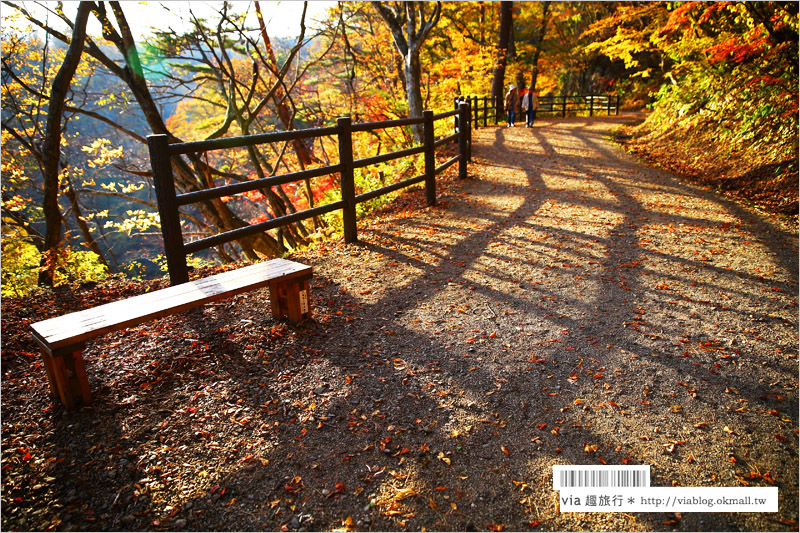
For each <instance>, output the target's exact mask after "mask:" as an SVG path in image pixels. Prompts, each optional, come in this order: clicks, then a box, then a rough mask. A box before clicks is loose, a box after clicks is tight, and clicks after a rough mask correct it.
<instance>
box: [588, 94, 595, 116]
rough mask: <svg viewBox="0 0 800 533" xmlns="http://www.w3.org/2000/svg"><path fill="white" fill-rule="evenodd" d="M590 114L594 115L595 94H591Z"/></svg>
mask: <svg viewBox="0 0 800 533" xmlns="http://www.w3.org/2000/svg"><path fill="white" fill-rule="evenodd" d="M589 116H590V117H593V116H594V95H593V94H590V95H589Z"/></svg>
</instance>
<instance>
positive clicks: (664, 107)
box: [2, 1, 798, 296]
mask: <svg viewBox="0 0 800 533" xmlns="http://www.w3.org/2000/svg"><path fill="white" fill-rule="evenodd" d="M3 4H4V5H3V15H2V106H3V110H2V259H3V270H2V276H3V278H2V290H3V295H4V296H5V295H21V294H24V293H26V292H27V291H29V290H31V289H32V288H33V287H35V286H36V285H37V284H46V285H58V284H62V283H75V282H86V281H94V280H98V279H101V278H102V277H104V276H107V275H109V274H112V273H118V272H119V273H126V274H127V275H129V276H153V275H159V274H161V273H162V271H163V267H164V259H163V255H162V254H163V245H162V243H161V234H160V230H159V217H158V209H157V203H156V199H155V194H154V190H153V182H152V173H151V168H150V160H149V156H148V152H147V141H146V137H147V136H148V135H151V134H153V133H156V134H166V135H168V136H169V138H170V139H171V140H172V141H175V142H177V141H192V140H202V139H215V138H221V137H231V136H238V135H246V134H253V133H263V132H272V131H283V130H292V129H304V128H311V127H321V126H327V125H332V124H335V122H336V119H337V117H341V116H349V117H352V119H353V121H354V122H369V121H379V120H387V119H395V118H402V117H406V116H409V115H411V116H419V114H420V113H421V111H422V109H432V110H434V111H435V112H441V111H446V110H449V109H452V108H453V102H454V98H456V97H458V96H464V95H481V96H483V95H486V96H497V95H498V94H497V93H498V91H500V92H502V91H504V90H506V89H507V88H508V86H509V85H510V84H515V85H517V86H530V85H534V86H535V87H536V89H538V90H539V91H540V94H541V95H558V96H564V95H568V96H571V95H588V94H609V95H612V96H614V97H618V98H619V101H620V103H621V106H622V108H623V109H631V110H634V109H635V110H639V109H648V110H650V111H651V113H650V114H649V116H648V118H647V122H646V124H645V126H646V128H647V129H648V131H650V132H653V133H655V134H661V135H666V136H672V137H676V136H678V137H684V138H686V139H690V138H692V136H693V135H695V134H699V132H708V134H709V135H710V136H711V138H713V139H714V140H715V143H716V144H715V150H717V151H719V153H720V154H730V157H732V158H735V160H736V161H741V162H742V164H745V163H744V162H746V164H747V165H749V167H748V169H750V168H757V167H758V168H760V167H769V168H770V169H774V172H773V175H771V176H766V177H764V178H763V179H782V178H785V177H786V175H787V173H789V175H791V174H793V173H794V177H793V178H792V179H795V180H796V160H797V158H798V154H797V146H798V136H797V135H798V130H797V128H798V126H797V117H798V72H797V69H798V4H797V3H795V2H724V1H723V2H555V1H553V2H405V3H395V2H338V3H335V4H334V3H330V7H329V8H328V9H327V10H325V11H324V12H323V13H322V14H319V15H316V16H315V19H316V20H314V21H312V20H310V17H309V16H308V13H307V6H304V4H295V3H292V4H294V5H292V6H290V5H288V4H289V3H286V2H284V3H281V4H280V5H278V6H277V7H274V6H271V5H270V6H269V9H270V12H272V11H273V10H275V9H277V10H281V9H297V10H298V16H297V19H298V21H299V22H298V24H297V27H296V28H293V29H292V31H291V32H290V34H292V35H293V37H275V36H271V35H270V33H269V30H268V25H267V23H266V21H265V17H264V12H265V11H266V7H267V4H268V3H266V2H261V3H259V2H253V3H229V2H218V3H213V10H211V12H209V11H208V10H206V11H203V12H202V13H201V12H200V11H199V9H196V6H193V5H192V4H188V9H187V10H185V11H181V12H180V13H181V15H180V16H181V17H182V18H181V20H180V24H179V25H178V24H174V23H172V22H171V23H169V25H167V24H166V23H165V24H164V27H159V17H158V15H157V13H159V10H161V9H164V8H161V7H159V6H158V5H157V4H154V3H147V4H145V5H139V4H132V3H131V4H129V3H118V2H82V3H81V7H80V8H77V7H76V6H75V5H74V3H72V4H64V5H62V3H60V2H59V3H55V2H3ZM300 6H304V7H302V8H301V7H300ZM168 8H169V6H167V7H166V9H168ZM132 10H140V11H141V10H144V11H146V12H148V13H149V12H151V11H152V13H153V14H154V16H153V17H152V18H151V19H150V20H151V21H152V24H153V28H152V30H151V31H150V32H147V33H145V34H143V35H139V34H136V33H135V32H134V31H133V30H132V27H131V24H130V22H129V16H130V11H132ZM176 13H177V11H176ZM93 28H97V30H94V29H93ZM493 88H494V89H493ZM493 90H494V93H495V94H494V95H492V94H491V93H492V91H493ZM415 139H416V140H418V133H417V132H414V131H411V130H406V129H397V128H394V129H389V130H383V131H382V132H380V133H375V134H369V135H366V134H365V135H360V136H356V137H354V151H355V152H356V153H357V154H358V155H359V156H362V157H365V156H369V155H376V154H380V153H385V152H388V151H392V150H397V149H402V148H407V147H409V146H411V145H413V144H414V142H415ZM687 142H688V141H687ZM704 142H705V141H704ZM336 161H337V148H336V146H335V143H334V139H330V138H323V139H317V140H315V141H314V142H313V143H312V142H303V141H294V142H290V143H286V144H279V143H275V144H273V145H264V146H260V147H259V148H258V150H255V149H253V150H246V149H236V150H228V151H215V152H213V153H207V154H205V155H203V156H199V155H195V156H191V157H190V156H186V157H185V158H180V160H176V161H173V169H174V174H175V180H176V187H177V189H178V190H179V192H189V191H196V190H201V189H204V188H208V187H211V186H213V185H215V184H216V185H221V184H227V183H234V182H238V181H245V180H250V179H254V178H257V177H264V176H270V175H275V174H285V173H288V172H293V171H297V170H300V169H307V168H313V167H315V166H322V165H326V164H329V163H331V162H333V163H334V164H335V163H336ZM420 165H421V162H420V160H418V159H417V158H407V159H403V160H402V161H401V162H399V163H394V164H386V166H385V167H384V168H370V169H359V170H358V172H357V174H356V184H357V187H359V188H360V189H361V190H369V189H371V188H375V187H376V186H380V185H381V184H384V183H385V182H386V181H390V182H394V181H400V180H402V179H404V178H406V177H410V176H411V175H414V174H416V173H418V171H419V166H420ZM746 170H747V169H746ZM338 198H339V193H338V183H337V177H336V176H331V177H329V178H327V179H320V180H314V181H313V182H310V181H306V182H300V183H297V184H289V185H283V186H276V187H272V188H271V189H268V190H263V191H259V192H252V193H247V194H244V195H239V196H235V197H229V198H223V199H221V200H218V201H206V202H200V203H198V204H197V205H196V207H195V208H192V209H187V210H186V211H183V212H182V218H181V222H182V225H183V232H184V235H186V236H187V238H199V237H202V236H206V235H209V234H214V233H218V232H220V231H224V230H228V229H232V228H235V227H240V226H241V225H244V224H248V223H253V222H255V221H261V220H267V219H270V218H273V217H277V216H281V215H283V214H286V213H291V212H295V211H298V210H302V209H306V208H308V207H312V206H315V205H322V204H325V203H329V202H332V201H336V200H338ZM376 202H379V200H375V201H373V202H372V203H371V204H368V205H366V206H364V209H369V208H372V207H375V205H377V204H376ZM359 207H361V206H359ZM340 230H341V221H340V220H338V219H337V218H336V216H334V215H326V216H323V217H317V218H314V219H313V220H310V221H307V223H305V224H304V223H295V224H292V225H291V226H288V227H286V228H284V230H282V231H281V232H280V233H278V232H277V231H272V232H268V233H265V234H263V235H260V236H257V237H253V238H249V239H246V240H243V241H240V242H237V243H235V244H234V245H221V246H218V247H217V248H215V249H214V250H213V251H212V252H213V253H210V254H205V255H198V256H196V257H194V258H193V261H195V262H203V261H215V262H219V261H222V262H227V261H235V260H239V259H244V258H246V259H250V260H256V259H259V258H264V257H273V256H277V255H280V254H282V253H284V252H285V251H287V250H291V249H296V248H299V247H303V246H306V245H308V244H309V243H311V242H313V241H314V240H316V239H322V238H328V237H329V236H330V235H331V234H335V233H337V232H339V231H340Z"/></svg>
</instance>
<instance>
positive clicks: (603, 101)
mask: <svg viewBox="0 0 800 533" xmlns="http://www.w3.org/2000/svg"><path fill="white" fill-rule="evenodd" d="M454 102H455V105H456V107H458V104H459V103H460V102H467V103H469V105H470V109H471V110H472V127H474V128H478V127H480V126H481V121H483V127H484V128H485V127H486V126H488V125H489V121H490V120H493V121H494V124H497V123H498V122H499V121H500V116H499V115H498V111H497V107H495V106H494V105H492V99H491V98H489V97H488V96H458V97H456V98H454ZM500 106H501V107H502V98H501V102H500ZM585 111H588V112H589V116H590V117H591V116H594V115H600V114H606V115H611V114H612V113H613V114H614V115H618V114H619V96H612V95H610V94H589V95H582V96H540V97H539V108H538V109H537V110H536V112H535V114H534V118H536V117H540V116H543V115H550V116H557V115H561V116H562V117H566V116H567V115H577V114H579V113H581V112H585ZM517 112H518V113H521V112H522V109H521V106H520V109H518V110H517ZM521 118H524V117H521Z"/></svg>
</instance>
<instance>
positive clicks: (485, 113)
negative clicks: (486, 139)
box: [483, 96, 489, 128]
mask: <svg viewBox="0 0 800 533" xmlns="http://www.w3.org/2000/svg"><path fill="white" fill-rule="evenodd" d="M488 120H489V97H488V96H484V97H483V127H484V128H485V127H486V126H487V121H488Z"/></svg>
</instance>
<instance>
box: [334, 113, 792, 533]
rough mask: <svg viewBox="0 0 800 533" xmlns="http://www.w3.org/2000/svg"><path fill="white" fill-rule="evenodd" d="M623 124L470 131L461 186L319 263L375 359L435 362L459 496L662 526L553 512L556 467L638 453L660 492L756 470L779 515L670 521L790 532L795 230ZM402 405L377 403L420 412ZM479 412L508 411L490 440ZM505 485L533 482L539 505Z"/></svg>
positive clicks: (573, 521) (592, 520)
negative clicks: (674, 166)
mask: <svg viewBox="0 0 800 533" xmlns="http://www.w3.org/2000/svg"><path fill="white" fill-rule="evenodd" d="M633 119H634V118H633V117H630V116H621V117H599V118H574V119H562V120H547V121H540V122H538V123H537V125H536V127H534V128H532V129H526V128H522V127H515V128H508V127H491V128H485V129H478V130H474V131H473V135H474V148H473V159H474V163H475V164H473V165H471V166H470V180H469V181H468V182H466V183H465V184H463V185H461V186H456V187H454V188H452V189H450V190H449V191H448V192H447V193H446V194H444V195H443V196H441V197H440V203H439V206H438V207H436V208H432V209H422V210H418V211H410V212H407V213H404V214H401V215H400V216H398V214H397V213H396V212H394V213H391V214H390V215H388V216H386V217H382V218H379V219H378V220H377V221H374V222H372V223H370V224H369V225H368V228H367V229H366V230H365V231H362V232H361V233H360V239H361V242H362V245H363V246H362V247H361V248H360V252H358V253H356V252H348V253H351V254H354V255H352V256H351V257H347V259H346V260H345V261H344V262H342V263H340V264H336V265H331V264H330V263H329V262H328V261H324V262H322V263H321V264H320V268H321V270H322V272H324V273H325V275H327V276H330V277H331V279H333V280H335V282H336V283H337V284H339V285H341V286H342V287H343V291H346V292H347V293H348V294H352V295H355V298H356V299H357V301H358V302H359V303H358V307H359V308H360V310H361V313H363V315H364V316H363V319H364V320H366V323H362V324H361V325H359V326H358V327H359V328H364V327H367V328H368V329H369V327H370V326H366V324H370V320H373V322H371V327H374V330H373V331H374V333H376V334H377V336H376V338H377V339H379V340H378V341H377V342H376V346H378V347H380V349H381V353H386V352H389V354H390V355H391V356H394V357H396V358H397V359H402V360H403V361H404V364H406V363H408V362H409V361H410V360H411V361H415V363H416V364H417V365H418V366H419V367H422V368H424V366H425V365H426V364H429V363H430V360H435V361H436V363H437V365H441V366H440V367H439V368H440V369H441V372H442V376H443V377H442V380H440V381H438V382H436V381H434V382H428V386H429V387H432V388H433V389H432V390H433V391H434V392H435V391H436V390H437V388H441V387H442V386H443V384H445V385H446V386H445V390H447V391H449V392H452V391H458V394H460V395H461V396H460V399H459V400H457V401H456V402H455V404H454V405H453V404H450V405H449V408H450V409H451V410H452V411H450V414H449V415H448V416H444V414H443V415H442V416H440V417H438V418H440V419H441V420H440V421H439V426H440V427H443V428H444V429H445V430H446V431H451V432H455V433H456V434H464V433H465V431H469V432H472V434H474V436H473V438H472V439H470V440H469V441H468V444H465V445H464V449H466V450H467V451H465V452H463V453H465V454H466V458H465V459H468V460H469V462H470V464H471V467H470V468H468V472H469V473H470V474H471V475H472V477H471V478H470V479H472V480H473V481H472V482H471V483H472V485H471V486H472V487H473V490H472V491H471V492H470V495H471V496H472V498H473V500H472V501H474V502H476V503H477V504H478V506H481V505H490V506H491V507H492V509H494V513H495V515H496V514H498V513H499V514H500V515H505V516H506V517H507V520H508V521H509V522H511V524H510V525H509V526H507V527H510V528H515V529H520V528H522V529H525V527H524V526H525V524H526V519H527V518H526V517H528V518H530V517H534V518H535V517H536V516H546V517H548V518H551V519H552V520H554V521H553V522H551V523H550V527H554V528H556V529H562V530H576V529H581V528H588V529H592V530H601V529H612V530H614V529H616V530H631V529H637V528H643V529H645V530H646V529H660V528H663V523H664V520H671V519H674V517H671V518H670V517H667V518H665V517H664V515H663V514H661V515H657V514H653V515H641V516H640V517H639V518H638V521H637V519H636V518H632V517H631V516H630V515H627V516H623V515H613V516H612V517H610V518H609V516H602V517H600V516H601V515H585V516H576V515H570V514H563V515H562V514H558V513H557V511H556V498H555V493H554V492H553V491H552V489H551V487H552V485H551V477H550V475H551V472H552V466H553V465H554V464H572V463H574V464H600V463H601V462H602V461H607V462H608V463H609V464H621V463H626V462H631V464H649V465H652V475H653V480H652V484H653V485H658V486H670V485H672V484H680V485H685V486H695V485H709V486H714V485H716V486H743V483H748V482H751V483H752V479H753V478H752V476H753V474H752V472H760V473H762V474H763V473H764V472H771V475H772V476H775V479H777V483H778V484H779V485H780V487H781V513H780V515H779V516H778V517H776V516H771V517H770V518H769V519H767V520H766V521H765V520H764V517H763V516H758V515H731V514H713V515H704V514H692V513H690V514H686V515H684V518H683V522H682V523H683V526H682V527H684V528H688V529H695V530H704V529H709V528H713V529H726V530H728V529H730V530H733V529H743V530H756V529H782V528H785V527H786V524H791V523H792V522H791V520H796V519H797V484H796V479H797V475H798V469H797V468H798V463H797V444H796V440H797V439H796V436H797V433H796V428H797V411H798V402H797V392H798V380H797V353H798V333H797V332H798V311H797V294H798V282H797V278H798V265H797V252H798V250H797V235H796V234H792V233H790V232H786V231H785V230H783V229H781V228H780V227H779V226H777V225H776V224H775V223H774V222H771V221H770V220H768V219H767V218H765V217H763V216H761V215H759V214H757V213H755V212H752V211H749V210H747V209H745V208H743V207H741V206H740V205H738V204H736V203H734V202H732V201H730V200H727V199H725V198H723V197H720V196H718V195H717V194H714V193H713V192H710V191H707V190H703V189H701V188H698V187H695V186H692V185H689V184H686V183H684V182H682V181H680V180H679V179H677V178H676V177H674V176H673V175H671V174H669V173H668V172H665V171H662V170H658V169H653V168H649V167H647V166H646V165H644V164H642V163H640V162H638V161H637V160H636V159H635V158H634V157H633V156H630V155H628V154H626V153H624V152H623V151H622V150H620V149H619V148H618V147H617V146H615V145H613V144H612V143H610V142H609V139H608V136H609V133H610V131H611V130H612V128H614V127H616V126H617V125H619V124H623V123H626V122H630V121H631V120H633ZM354 257H358V259H354ZM352 331H356V330H355V329H353V330H352ZM387 332H390V333H391V335H386V333H387ZM424 391H425V389H424V388H423V389H422V390H420V393H422V392H424ZM427 392H428V393H430V392H431V391H430V390H428V391H427ZM404 401H405V400H401V401H399V402H397V403H394V402H391V401H388V402H387V404H386V405H387V408H388V406H389V405H392V406H394V407H395V408H396V409H399V410H404V409H413V408H415V407H419V406H415V405H412V406H405V404H404ZM434 403H435V402H434ZM492 414H493V415H494V416H496V417H498V418H499V419H503V420H505V421H506V422H507V426H505V429H504V430H503V431H501V432H500V433H499V435H497V436H495V437H494V438H493V437H491V436H489V435H488V434H484V432H479V431H477V430H476V429H475V428H478V427H481V421H483V422H485V421H486V420H487V418H490V417H491V415H492ZM465 428H469V429H466V430H465ZM509 449H510V450H515V451H516V453H514V454H511V455H509V456H508V457H504V456H503V453H504V451H505V450H509ZM595 450H596V451H595ZM497 462H500V463H501V464H502V465H504V467H503V468H501V469H500V470H499V471H497V472H494V473H493V472H492V467H493V465H496V464H497ZM509 478H513V479H514V480H524V481H525V483H526V484H527V486H528V487H530V488H532V489H533V496H532V497H531V499H530V500H529V501H528V506H527V508H528V510H530V509H533V508H535V509H536V510H537V511H536V512H533V513H529V514H526V513H525V512H524V511H525V505H522V506H521V505H520V504H519V503H517V502H518V501H519V500H521V499H523V496H524V494H523V495H519V497H517V495H516V494H514V490H513V489H514V485H513V484H512V483H511V479H509ZM747 479H750V481H747ZM759 481H760V484H765V482H764V481H763V479H760V480H756V483H755V484H759ZM439 483H440V484H447V483H446V482H444V481H439ZM451 483H453V484H457V483H458V482H457V481H455V480H451ZM517 490H518V489H517ZM479 502H483V503H479ZM490 514H491V513H489V514H487V515H486V516H485V517H484V520H485V521H486V523H487V524H488V523H490V522H489V521H490V520H492V518H491V516H490ZM780 519H783V520H784V522H779V520H780ZM494 520H495V521H497V518H494ZM787 521H788V522H787ZM448 525H450V526H453V525H454V523H452V522H450V523H449V524H448ZM460 526H464V524H459V523H455V527H456V528H458V527H460ZM483 527H485V524H484V526H483Z"/></svg>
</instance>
